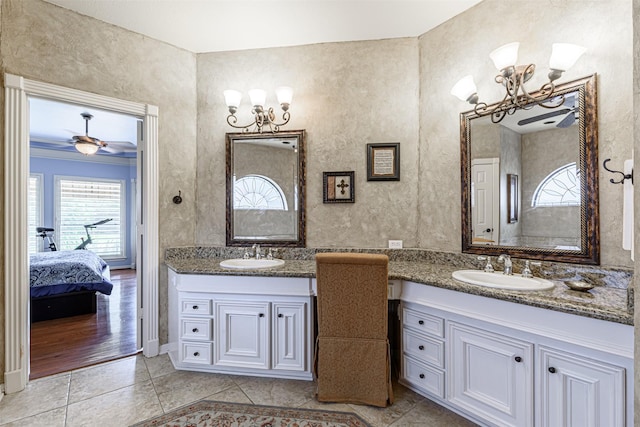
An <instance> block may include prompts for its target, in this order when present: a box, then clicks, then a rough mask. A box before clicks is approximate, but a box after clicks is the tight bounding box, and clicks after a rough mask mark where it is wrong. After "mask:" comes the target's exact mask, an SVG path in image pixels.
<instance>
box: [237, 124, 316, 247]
mask: <svg viewBox="0 0 640 427" xmlns="http://www.w3.org/2000/svg"><path fill="white" fill-rule="evenodd" d="M273 137H282V138H297V139H298V145H297V148H298V205H299V206H298V215H297V218H298V238H297V239H296V240H270V239H236V238H234V237H233V142H234V141H236V140H247V139H255V140H260V139H266V138H269V139H271V138H273ZM225 140H226V174H227V179H226V181H227V188H226V190H227V209H226V211H227V213H226V215H227V224H226V242H227V246H247V245H248V246H251V245H253V244H259V245H262V246H267V247H269V246H285V247H304V246H305V242H306V232H305V200H306V199H305V194H306V185H305V184H306V178H305V177H306V175H305V167H306V164H305V131H304V130H291V131H282V132H278V133H258V132H237V133H227V134H226V136H225Z"/></svg>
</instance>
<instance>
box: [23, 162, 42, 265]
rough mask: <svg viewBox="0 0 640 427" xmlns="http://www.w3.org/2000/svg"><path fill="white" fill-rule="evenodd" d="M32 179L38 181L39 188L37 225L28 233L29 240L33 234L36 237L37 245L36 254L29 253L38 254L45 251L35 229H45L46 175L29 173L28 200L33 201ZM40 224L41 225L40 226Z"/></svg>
mask: <svg viewBox="0 0 640 427" xmlns="http://www.w3.org/2000/svg"><path fill="white" fill-rule="evenodd" d="M31 178H35V179H36V182H37V184H36V186H37V189H36V191H37V194H36V197H35V199H36V206H35V208H36V217H37V218H36V224H35V225H34V226H33V227H29V231H28V236H29V237H28V240H30V239H31V236H32V234H31V233H33V236H35V243H36V247H35V252H31V251H29V253H37V252H42V251H43V250H44V243H43V240H42V239H39V238H38V235H37V234H36V232H35V227H44V224H43V223H44V174H43V173H33V172H32V173H29V194H28V196H27V197H28V200H30V199H31V194H30V193H31V182H30V181H31ZM27 208H28V209H29V210H30V209H31V207H30V206H27ZM27 215H28V216H27V222H28V218H29V217H30V216H31V212H28V213H27ZM38 224H40V225H38ZM30 246H31V245H30V243H28V244H27V247H28V248H29V249H30Z"/></svg>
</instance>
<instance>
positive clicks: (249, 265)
mask: <svg viewBox="0 0 640 427" xmlns="http://www.w3.org/2000/svg"><path fill="white" fill-rule="evenodd" d="M281 265H284V260H282V259H267V258H262V259H255V258H249V259H244V258H235V259H226V260H224V261H222V262H220V267H222V268H230V269H234V270H257V269H260V268H273V267H279V266H281Z"/></svg>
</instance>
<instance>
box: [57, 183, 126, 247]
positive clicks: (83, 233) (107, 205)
mask: <svg viewBox="0 0 640 427" xmlns="http://www.w3.org/2000/svg"><path fill="white" fill-rule="evenodd" d="M124 188H125V187H124V181H121V180H92V179H87V178H81V179H75V178H74V179H70V178H62V177H56V192H57V203H56V204H57V206H56V208H57V223H58V224H59V225H58V227H57V230H56V234H57V236H58V241H59V248H60V249H61V250H69V249H75V248H76V247H77V246H78V245H80V244H82V242H83V239H84V240H87V238H88V236H87V228H86V227H85V225H91V224H95V223H96V222H99V221H102V220H105V219H111V221H109V222H106V223H105V224H101V225H97V226H95V227H94V228H88V232H89V234H90V236H91V243H90V244H88V245H87V247H86V248H87V249H90V250H92V251H93V252H96V253H97V254H98V255H100V256H101V257H103V258H118V257H124V256H125V254H124V241H125V237H124V226H123V225H124V223H123V221H124V192H125V191H124Z"/></svg>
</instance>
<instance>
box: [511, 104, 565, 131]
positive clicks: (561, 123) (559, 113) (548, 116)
mask: <svg viewBox="0 0 640 427" xmlns="http://www.w3.org/2000/svg"><path fill="white" fill-rule="evenodd" d="M562 106H564V107H566V108H562V109H557V110H554V111H550V112H548V113H544V114H539V115H537V116H534V117H528V118H526V119H522V120H520V121H519V122H518V126H525V125H528V124H531V123H535V122H539V121H542V120H547V122H546V123H545V124H554V123H555V124H556V127H558V128H568V127H569V126H571V125H572V124H573V123H575V121H576V118H577V117H576V116H577V111H576V105H575V97H573V96H568V97H566V98H565V99H564V100H563V103H562V104H560V105H558V107H562ZM563 115H564V116H565V117H564V118H563V119H562V120H560V121H559V122H557V123H556V120H549V119H552V118H553V117H557V116H563Z"/></svg>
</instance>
